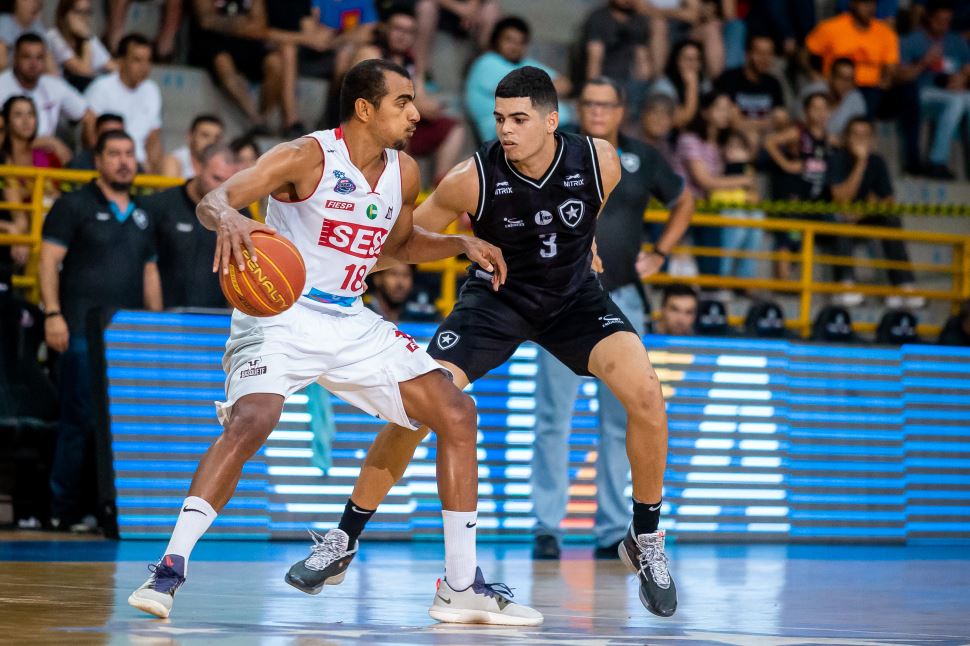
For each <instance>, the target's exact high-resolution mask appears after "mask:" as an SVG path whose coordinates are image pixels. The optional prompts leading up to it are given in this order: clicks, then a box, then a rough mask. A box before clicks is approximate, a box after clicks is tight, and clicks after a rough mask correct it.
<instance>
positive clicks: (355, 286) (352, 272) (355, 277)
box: [340, 265, 367, 292]
mask: <svg viewBox="0 0 970 646" xmlns="http://www.w3.org/2000/svg"><path fill="white" fill-rule="evenodd" d="M344 271H346V272H347V275H346V276H344V282H343V283H341V285H340V289H349V290H350V291H352V292H359V291H361V290H362V289H364V279H365V278H366V277H367V265H347V266H346V267H344Z"/></svg>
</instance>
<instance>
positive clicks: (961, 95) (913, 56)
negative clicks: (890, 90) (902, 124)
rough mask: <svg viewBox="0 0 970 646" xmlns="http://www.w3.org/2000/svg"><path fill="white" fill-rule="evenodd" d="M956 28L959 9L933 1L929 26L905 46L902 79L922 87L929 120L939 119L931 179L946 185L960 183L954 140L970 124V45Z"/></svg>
mask: <svg viewBox="0 0 970 646" xmlns="http://www.w3.org/2000/svg"><path fill="white" fill-rule="evenodd" d="M952 23H953V5H952V4H951V3H950V2H946V1H940V0H933V1H931V2H930V3H929V4H928V5H927V7H926V16H925V18H924V20H923V26H922V27H921V28H919V29H917V30H916V31H914V32H913V33H911V34H909V35H908V36H906V37H905V38H903V40H902V42H901V43H900V50H901V54H900V57H901V59H902V66H901V68H900V70H899V77H900V80H901V81H903V82H915V83H916V85H917V88H918V91H919V98H920V103H921V104H922V107H923V112H924V114H923V116H924V117H925V116H931V115H932V116H934V117H935V119H934V121H935V126H934V133H933V145H932V146H931V147H930V152H929V155H928V158H929V165H928V166H927V168H926V174H927V175H928V176H930V177H934V178H937V179H946V180H952V179H955V176H954V174H953V173H952V172H951V171H950V169H949V168H947V164H948V163H949V161H950V146H951V144H952V142H953V135H954V134H956V132H957V129H958V128H959V127H960V122H961V121H963V120H964V118H967V119H970V46H968V45H967V41H966V40H964V39H963V38H961V37H960V35H958V34H957V33H955V32H953V31H951V29H950V26H951V25H952ZM920 125H922V124H919V123H918V122H917V123H913V124H911V127H914V128H919V127H920ZM968 132H970V128H968Z"/></svg>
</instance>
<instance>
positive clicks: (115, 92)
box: [84, 34, 162, 173]
mask: <svg viewBox="0 0 970 646" xmlns="http://www.w3.org/2000/svg"><path fill="white" fill-rule="evenodd" d="M118 60H119V64H118V71H117V72H113V73H111V74H109V75H107V76H102V77H101V78H99V79H97V80H95V81H94V82H93V83H91V85H89V86H88V89H87V90H86V91H85V92H84V97H85V98H86V99H87V100H88V103H89V104H90V106H91V109H92V110H93V111H94V112H95V114H102V113H105V112H111V113H113V114H120V115H121V116H122V117H123V118H124V120H125V132H127V133H128V135H129V136H130V137H131V138H132V139H133V140H134V142H135V156H136V158H137V159H138V163H139V164H141V165H142V166H144V167H145V170H147V171H148V172H149V173H158V172H159V171H160V170H161V167H162V136H161V132H162V93H161V90H159V88H158V83H156V82H155V81H153V80H152V79H150V78H148V76H149V75H150V74H151V71H152V46H151V43H150V42H148V39H147V38H145V37H144V36H141V35H140V34H129V35H128V36H125V37H124V38H122V39H121V44H119V45H118Z"/></svg>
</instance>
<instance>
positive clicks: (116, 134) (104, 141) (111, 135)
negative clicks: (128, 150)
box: [94, 130, 135, 155]
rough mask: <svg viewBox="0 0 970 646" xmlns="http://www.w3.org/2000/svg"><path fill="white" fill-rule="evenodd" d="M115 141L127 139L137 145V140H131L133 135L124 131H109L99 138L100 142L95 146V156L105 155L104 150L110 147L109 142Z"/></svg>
mask: <svg viewBox="0 0 970 646" xmlns="http://www.w3.org/2000/svg"><path fill="white" fill-rule="evenodd" d="M115 139H126V140H128V141H130V142H131V143H132V144H134V143H135V140H134V139H132V138H131V135H129V134H128V133H127V132H125V131H124V130H109V131H108V132H102V133H101V134H100V135H99V136H98V142H97V143H96V144H95V145H94V154H95V155H100V154H101V153H103V152H104V149H105V148H106V147H107V145H108V142H109V141H114V140H115Z"/></svg>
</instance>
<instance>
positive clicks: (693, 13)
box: [640, 0, 726, 76]
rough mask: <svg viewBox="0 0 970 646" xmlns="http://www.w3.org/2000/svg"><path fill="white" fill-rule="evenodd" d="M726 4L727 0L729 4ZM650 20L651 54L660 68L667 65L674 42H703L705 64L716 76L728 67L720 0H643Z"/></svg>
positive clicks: (642, 7)
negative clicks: (668, 53)
mask: <svg viewBox="0 0 970 646" xmlns="http://www.w3.org/2000/svg"><path fill="white" fill-rule="evenodd" d="M725 4H726V3H725ZM640 6H641V11H642V12H643V13H645V14H646V15H647V16H648V17H649V19H650V53H651V58H652V59H653V64H654V65H655V66H656V67H657V69H664V67H666V65H667V62H668V58H667V52H668V51H669V49H670V43H677V42H681V41H683V40H685V39H688V38H689V39H692V40H697V41H699V42H701V43H703V48H702V52H703V53H704V56H705V58H704V65H705V67H707V70H708V72H710V74H711V75H712V76H717V75H718V74H720V73H721V72H722V71H723V70H724V36H723V34H722V31H721V16H720V15H719V13H720V3H718V2H717V1H716V0H641V2H640Z"/></svg>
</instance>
